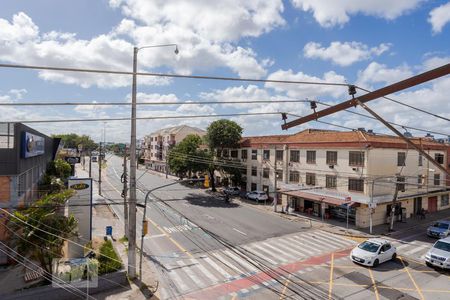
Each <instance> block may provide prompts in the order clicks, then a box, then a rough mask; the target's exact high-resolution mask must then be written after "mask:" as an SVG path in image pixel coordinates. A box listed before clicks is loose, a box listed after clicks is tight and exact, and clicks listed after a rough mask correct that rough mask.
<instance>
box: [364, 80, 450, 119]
mask: <svg viewBox="0 0 450 300" xmlns="http://www.w3.org/2000/svg"><path fill="white" fill-rule="evenodd" d="M355 87H356V88H358V89H360V90H363V91H365V92H368V93H371V92H372V91H370V90H368V89H365V88H362V87H359V86H355ZM383 98H384V99H386V100H389V101H391V102H394V103H397V104H400V105H403V106H406V107H409V108H411V109H414V110H417V111H420V112H422V113H425V114H427V115H430V116H433V117H436V118H439V119H442V120H445V121H450V119H449V118H446V117H443V116H441V115H438V114H435V113H432V112H429V111H426V110H424V109H421V108H418V107H415V106H412V105H409V104H406V103H403V102H401V101H398V100H395V99H393V98H391V97H387V96H384V97H383Z"/></svg>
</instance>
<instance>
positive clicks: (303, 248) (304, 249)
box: [286, 238, 317, 255]
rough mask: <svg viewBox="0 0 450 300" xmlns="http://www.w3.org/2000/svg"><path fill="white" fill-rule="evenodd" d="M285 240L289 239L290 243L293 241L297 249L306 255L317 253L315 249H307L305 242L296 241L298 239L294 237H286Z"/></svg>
mask: <svg viewBox="0 0 450 300" xmlns="http://www.w3.org/2000/svg"><path fill="white" fill-rule="evenodd" d="M286 240H287V241H289V242H290V243H293V244H294V245H296V246H297V247H298V248H297V249H298V250H299V251H301V252H304V253H306V254H307V255H314V254H316V253H317V251H316V250H313V249H308V248H307V247H306V246H305V243H302V242H300V241H298V240H295V239H293V238H286Z"/></svg>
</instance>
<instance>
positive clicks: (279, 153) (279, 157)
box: [275, 150, 284, 160]
mask: <svg viewBox="0 0 450 300" xmlns="http://www.w3.org/2000/svg"><path fill="white" fill-rule="evenodd" d="M283 152H284V151H283V150H276V151H275V159H276V160H283Z"/></svg>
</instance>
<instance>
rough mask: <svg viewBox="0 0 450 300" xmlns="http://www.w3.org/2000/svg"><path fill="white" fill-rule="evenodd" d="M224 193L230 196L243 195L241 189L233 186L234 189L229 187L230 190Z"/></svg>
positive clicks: (227, 189) (225, 190)
mask: <svg viewBox="0 0 450 300" xmlns="http://www.w3.org/2000/svg"><path fill="white" fill-rule="evenodd" d="M223 192H224V193H225V194H227V195H230V196H237V195H239V194H240V193H241V189H240V188H238V187H236V186H233V187H228V188H226V189H224V190H223Z"/></svg>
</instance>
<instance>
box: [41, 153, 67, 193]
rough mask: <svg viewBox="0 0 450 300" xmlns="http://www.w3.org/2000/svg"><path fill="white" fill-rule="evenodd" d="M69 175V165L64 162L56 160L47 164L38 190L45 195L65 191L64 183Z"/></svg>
mask: <svg viewBox="0 0 450 300" xmlns="http://www.w3.org/2000/svg"><path fill="white" fill-rule="evenodd" d="M70 174H71V167H70V164H69V163H68V162H66V161H65V160H62V159H56V160H54V161H51V162H49V163H48V165H47V170H46V172H45V175H44V176H43V177H42V179H41V182H40V184H39V190H41V191H44V193H45V194H49V193H50V194H51V193H55V192H56V193H58V192H61V191H62V190H64V189H65V187H64V182H66V181H67V179H68V178H69V176H70Z"/></svg>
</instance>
